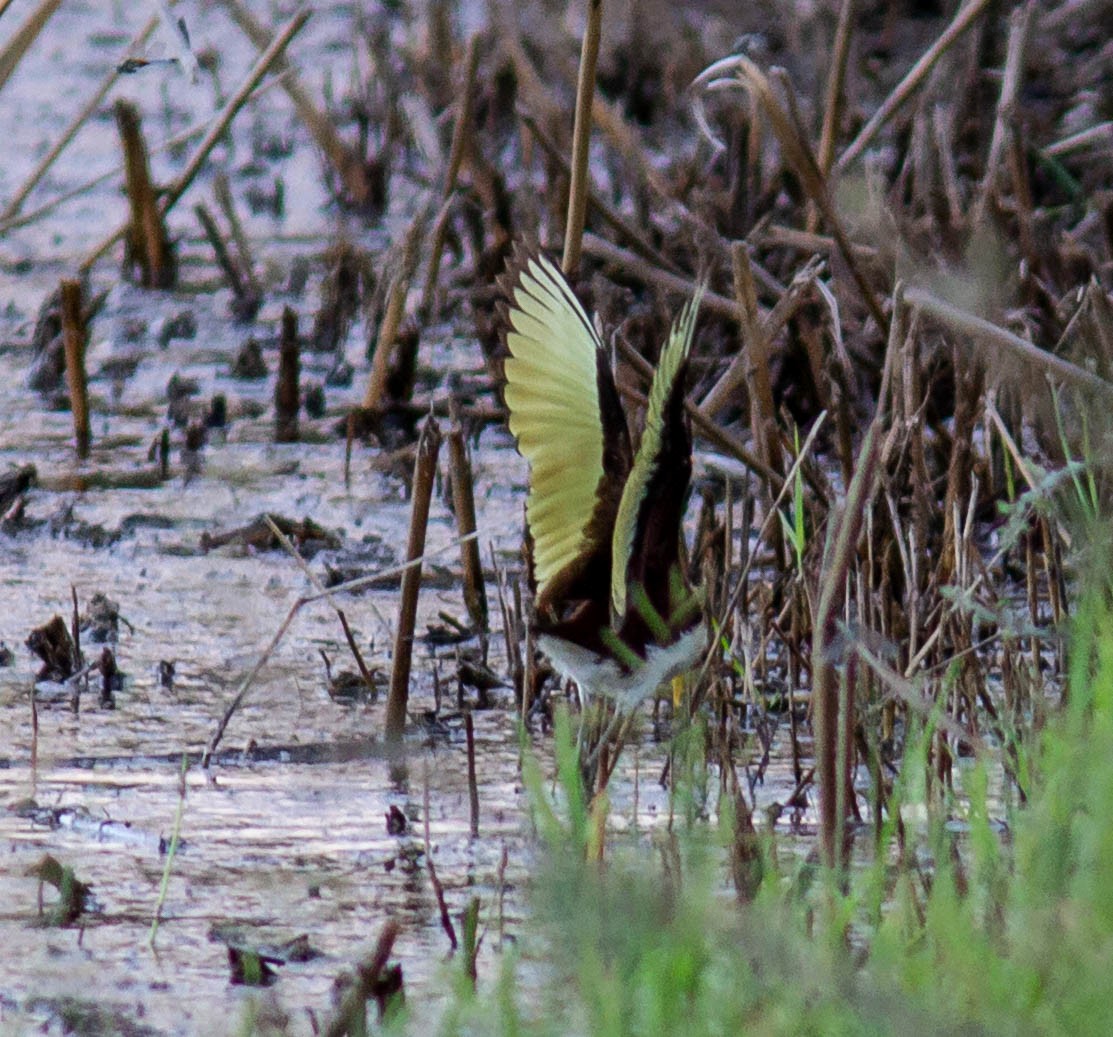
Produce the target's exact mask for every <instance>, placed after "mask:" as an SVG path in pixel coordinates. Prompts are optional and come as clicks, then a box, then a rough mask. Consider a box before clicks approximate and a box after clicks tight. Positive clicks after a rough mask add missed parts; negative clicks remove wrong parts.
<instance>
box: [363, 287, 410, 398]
mask: <svg viewBox="0 0 1113 1037" xmlns="http://www.w3.org/2000/svg"><path fill="white" fill-rule="evenodd" d="M408 289H409V282H408V280H407V279H406V278H404V277H402V276H401V275H399V276H397V277H395V279H394V280H393V281H392V282H391V285H390V291H389V293H388V294H387V303H386V312H385V313H384V314H383V319H382V321H381V322H380V324H379V334H378V337H377V339H376V340H375V352H374V355H373V356H372V357H371V377H370V378H369V379H368V381H367V391H366V392H365V393H364V394H363V407H364V409H365V410H370V411H376V410H379V409H381V408H382V406H383V403H384V401H385V399H386V394H387V393H386V389H387V378H388V377H389V375H390V357H391V354H392V353H393V351H394V344H395V341H396V340H397V338H398V329H399V328H400V327H401V326H402V318H403V316H404V315H405V308H406V292H407V290H408Z"/></svg>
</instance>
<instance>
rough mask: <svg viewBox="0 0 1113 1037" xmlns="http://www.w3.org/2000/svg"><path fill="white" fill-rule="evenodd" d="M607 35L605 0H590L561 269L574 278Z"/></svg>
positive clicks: (585, 203)
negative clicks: (593, 113)
mask: <svg viewBox="0 0 1113 1037" xmlns="http://www.w3.org/2000/svg"><path fill="white" fill-rule="evenodd" d="M602 32H603V0H588V5H587V23H586V25H585V26H584V39H583V47H582V49H581V50H580V77H579V82H578V83H577V85H576V117H575V122H574V123H573V127H572V183H571V185H570V186H569V188H568V218H567V220H566V221H565V225H564V256H563V258H562V259H561V264H560V267H561V270H562V271H563V272H564V276H565V277H573V276H575V274H576V273H577V272H578V271H579V269H580V246H581V242H582V240H583V233H584V221H585V219H586V218H587V195H588V173H587V158H588V147H589V145H590V143H591V110H592V100H593V99H594V97H595V63H596V60H597V59H598V57H599V38H600V36H601V35H602Z"/></svg>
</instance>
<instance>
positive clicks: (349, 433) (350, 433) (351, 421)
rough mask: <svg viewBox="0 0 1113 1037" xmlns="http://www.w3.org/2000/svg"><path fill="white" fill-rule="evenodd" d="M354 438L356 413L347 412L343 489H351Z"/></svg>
mask: <svg viewBox="0 0 1113 1037" xmlns="http://www.w3.org/2000/svg"><path fill="white" fill-rule="evenodd" d="M355 438H356V413H355V411H349V412H348V420H347V421H346V422H345V429H344V489H345V490H346V491H347V490H351V488H352V442H353V441H354V440H355Z"/></svg>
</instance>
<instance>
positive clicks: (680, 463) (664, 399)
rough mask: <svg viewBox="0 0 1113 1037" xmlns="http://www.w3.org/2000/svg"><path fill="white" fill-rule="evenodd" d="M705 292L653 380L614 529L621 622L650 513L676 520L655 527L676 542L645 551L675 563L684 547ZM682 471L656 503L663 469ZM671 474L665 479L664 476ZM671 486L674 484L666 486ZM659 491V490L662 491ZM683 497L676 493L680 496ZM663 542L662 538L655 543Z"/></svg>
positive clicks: (684, 316)
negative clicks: (690, 395)
mask: <svg viewBox="0 0 1113 1037" xmlns="http://www.w3.org/2000/svg"><path fill="white" fill-rule="evenodd" d="M703 292H704V286H703V285H702V284H701V285H699V287H697V289H696V293H695V295H694V296H693V297H692V298H691V299H690V300H689V301H688V304H687V305H686V306H685V307H684V309H683V310H682V311H681V314H680V316H679V318H677V320H676V323H675V324H673V326H672V331H671V332H670V333H669V340H668V342H667V343H665V348H664V349H663V350H661V358H660V361H659V362H658V364H657V370H656V372H655V373H654V375H653V384H652V386H651V387H650V390H649V401H648V407H647V411H646V416H645V428H644V430H643V431H642V438H641V442H640V443H639V444H638V450H637V453H636V454H635V455H634V464H633V468H632V469H631V470H630V477H629V479H627V480H626V485H625V487H623V490H622V499H621V501H620V502H619V505H618V516H617V518H616V519H615V525H614V540H613V544H612V559H611V614H612V616H613V617H614V618H615V619H616V621H618V620H621V618H622V617H623V616H624V615H625V614H626V606H627V603H628V598H627V592H628V582H629V580H628V577H629V568H630V557H631V554H632V552H633V549H634V541H635V539H636V537H637V533H638V523H639V520H642V521H644V514H643V513H648V510H649V509H654V510H655V511H656V512H659V513H662V514H663V513H664V512H667V513H668V514H669V515H670V516H672V515H675V516H676V520H675V522H663V523H662V522H660V521H658V522H657V523H655V525H663V526H671V528H669V529H661V530H655V534H657V533H659V534H661V535H662V536H664V537H671V538H672V540H673V543H672V544H671V547H670V545H669V544H664V543H663V544H660V545H658V544H657V543H656V542H654V543H648V542H647V543H646V544H645V545H644V546H645V547H646V550H647V551H648V552H650V553H651V554H654V555H656V548H657V547H658V546H660V547H661V548H663V549H664V550H665V551H666V552H667V555H668V556H671V557H675V555H676V551H677V544H678V543H679V535H678V530H679V525H680V519H681V518H682V516H683V499H682V498H683V496H684V493H685V492H686V491H687V486H688V478H689V476H690V474H691V464H692V459H691V437H690V434H689V432H688V428H687V426H686V425H685V423H684V378H683V375H684V372H685V371H686V368H687V360H688V351H689V350H690V349H691V347H692V332H693V331H694V330H695V326H696V313H697V312H698V310H699V305H700V300H701V299H702V298H703ZM670 464H671V465H676V466H677V467H678V471H677V472H676V473H675V474H676V476H677V478H676V479H675V480H674V481H675V484H676V485H675V486H671V485H670V486H669V490H670V491H672V492H667V493H666V494H664V496H666V497H667V498H668V499H665V500H657V501H654V500H650V499H649V498H650V496H651V495H652V496H658V494H656V493H655V494H651V492H650V491H651V484H654V483H655V482H656V483H657V484H659V483H660V480H658V479H656V477H657V476H658V474H659V471H660V469H661V468H662V465H670ZM660 474H665V473H660ZM666 481H668V480H666ZM661 488H662V487H660V485H658V489H661ZM677 490H678V491H679V492H675V491H677ZM650 539H652V540H653V541H656V540H657V539H659V537H658V536H657V535H654V536H653V537H651V538H650ZM655 560H657V561H660V562H662V564H663V566H664V567H663V568H662V571H665V572H667V558H656V559H655Z"/></svg>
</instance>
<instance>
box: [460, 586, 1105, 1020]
mask: <svg viewBox="0 0 1113 1037" xmlns="http://www.w3.org/2000/svg"><path fill="white" fill-rule="evenodd" d="M1072 646H1073V647H1072V656H1071V659H1072V668H1071V672H1070V675H1069V678H1070V679H1069V694H1068V697H1067V699H1066V701H1065V704H1064V706H1063V708H1062V710H1061V711H1060V713H1059V714H1058V716H1057V717H1056V718H1055V719H1054V721H1052V722H1051V723H1050V724H1049V725H1048V726H1047V728H1046V729H1045V730H1044V731H1043V733H1042V734H1041V735H1039V736H1038V738H1037V739H1036V741H1035V743H1034V746H1033V748H1031V749H1030V750H1029V751H1028V757H1027V758H1025V759H1022V760H1020V761H1019V763H1020V765H1021V767H1022V769H1023V773H1025V774H1027V775H1029V776H1030V781H1029V786H1030V787H1029V796H1028V802H1027V804H1026V805H1025V806H1023V807H1017V808H1015V809H1013V810H1011V811H1010V812H1009V816H1008V817H1007V818H1006V822H1007V823H1006V825H1005V826H1002V825H1000V824H999V823H996V822H994V819H993V818H991V813H990V801H989V798H988V787H989V779H990V775H991V772H992V769H993V767H994V766H996V764H995V763H994V761H991V760H988V761H987V760H979V761H976V762H975V763H974V764H973V765H972V766H970V767H969V768H967V769H965V770H964V772H963V799H962V801H961V802H960V803H952V804H949V805H948V808H949V814H950V816H951V817H952V819H953V818H954V816H955V813H956V811H958V812H961V814H962V815H963V816H962V821H963V823H962V824H961V825H958V826H956V825H954V824H950V825H947V824H945V823H944V817H943V813H944V812H943V811H940V810H929V811H928V820H927V821H926V822H921V823H919V824H918V825H914V824H913V823H912V822H911V821H906V824H905V826H904V834H903V837H902V838H898V835H899V834H900V827H901V826H900V825H899V824H898V822H897V811H898V810H900V809H901V808H900V804H901V803H904V804H908V805H915V804H918V803H921V802H923V799H924V797H925V793H924V787H923V786H924V781H923V777H922V776H923V775H924V773H925V772H926V765H927V758H926V747H927V745H928V744H929V734H930V732H929V731H927V730H925V731H924V732H923V733H922V735H921V737H920V739H919V743H918V744H919V745H920V746H921V747H922V748H921V749H920V750H919V751H915V750H913V751H910V752H908V754H907V757H906V763H905V768H904V771H903V774H902V776H901V778H900V780H899V781H898V782H897V788H896V790H895V796H894V800H893V802H894V810H893V812H892V814H891V815H890V817H889V818H888V819H887V820H886V822H885V823H884V826H883V831H882V833H881V839H880V840H879V844H878V846H879V849H878V851H877V853H876V855H875V856H874V858H873V859H872V860H871V861H868V862H866V863H865V864H864V865H861V864H859V865H856V866H855V867H854V868H853V869H852V870H851V872H850V874H848V875H845V876H838V875H833V874H828V873H825V872H823V871H822V870H821V869H819V868H818V867H815V866H814V865H811V864H809V863H807V862H804V863H799V862H797V863H795V864H794V865H793V866H791V867H788V866H786V865H784V864H783V863H782V864H781V865H779V866H778V865H777V863H776V862H775V861H774V860H773V856H772V853H771V850H770V848H768V847H767V860H766V862H765V869H764V879H763V880H762V883H761V886H760V888H759V889H758V891H757V894H756V896H755V898H754V899H753V901H752V902H750V903H746V904H742V903H739V902H737V900H736V899H735V898H734V897H733V896H732V895H731V894H730V893H729V892H727V883H726V876H727V874H728V866H727V861H728V854H727V849H728V845H729V833H730V832H731V830H732V829H731V824H730V817H729V813H730V812H729V810H728V809H723V810H722V811H721V814H722V819H721V821H720V826H719V831H718V833H716V832H714V831H709V830H708V827H707V826H706V825H701V824H696V823H692V824H690V825H687V826H684V827H685V830H684V832H683V833H682V834H676V835H674V834H658V835H656V836H654V837H653V839H652V840H650V841H647V839H646V837H644V836H643V837H642V838H641V839H640V840H637V839H634V838H633V837H631V838H630V839H629V840H628V841H626V842H625V843H624V842H623V841H622V840H621V839H619V838H617V837H615V836H613V835H611V836H609V837H608V842H607V845H606V847H605V853H604V855H603V861H602V862H601V863H600V862H599V860H597V858H598V856H599V832H600V831H601V829H602V824H601V822H602V817H601V816H600V815H601V812H603V811H605V809H606V806H605V804H601V803H595V804H588V803H586V802H585V801H584V799H583V796H582V793H581V792H580V791H578V790H579V789H580V788H581V786H580V783H579V781H578V780H577V775H576V773H575V750H574V746H573V743H572V737H571V734H570V731H569V725H568V723H567V721H564V722H563V723H562V725H561V727H560V730H559V731H558V788H559V790H560V793H561V795H560V797H559V799H560V801H561V803H562V806H561V807H559V808H555V807H554V806H553V798H552V796H551V795H550V794H549V790H548V789H547V788H546V787H545V785H544V783H543V782H542V779H541V776H540V771H539V769H538V768H537V766H536V764H534V763H530V764H529V765H528V766H527V767H526V778H527V785H528V787H529V790H530V796H531V802H532V804H533V808H534V814H535V819H536V821H537V827H538V831H539V832H540V833H541V836H542V850H541V852H540V860H539V863H538V866H537V870H536V876H535V881H534V888H533V893H532V905H533V918H534V920H535V922H536V933H534V934H532V935H531V934H529V933H527V934H522V935H521V939H520V940H519V944H518V950H516V951H515V952H514V953H513V954H507V955H506V960H505V961H504V963H503V968H502V973H501V976H500V978H499V980H498V982H497V983H496V984H494V986H493V988H491V987H488V988H484V987H483V985H481V986H480V990H479V993H478V994H472V993H471V992H470V988H467V987H465V986H461V988H460V993H459V995H458V996H457V998H456V1000H455V1002H454V1003H453V1005H452V1007H451V1009H450V1010H449V1012H448V1013H447V1015H446V1017H445V1019H444V1020H443V1025H442V1032H443V1033H445V1034H463V1033H476V1034H478V1033H483V1034H505V1035H516V1034H530V1035H546V1034H570V1033H583V1034H592V1035H607V1037H611V1035H613V1037H623V1035H646V1037H650V1035H662V1037H663V1035H666V1034H681V1033H682V1034H736V1033H748V1034H771V1035H772V1034H786V1035H787V1034H793V1035H798V1034H816V1035H831V1034H855V1035H858V1034H900V1035H902V1037H907V1035H908V1034H913V1033H914V1034H959V1033H961V1034H1029V1033H1039V1034H1069V1035H1070V1037H1079V1035H1084V1034H1100V1033H1108V1032H1110V1026H1111V1024H1110V1021H1109V1020H1110V996H1109V989H1110V976H1111V975H1113V823H1111V817H1110V811H1111V807H1113V608H1111V607H1110V605H1109V604H1108V602H1107V596H1104V595H1099V594H1095V595H1093V596H1092V597H1091V598H1090V599H1089V602H1088V604H1086V605H1085V606H1084V607H1083V608H1082V609H1081V610H1080V612H1079V614H1078V616H1077V618H1076V619H1075V622H1074V631H1073V640H1072ZM1019 751H1021V752H1024V750H1023V747H1021V749H1020V750H1019ZM998 809H1004V808H998ZM904 813H906V814H908V815H909V816H912V814H913V811H912V810H910V809H907V808H905V810H904Z"/></svg>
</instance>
